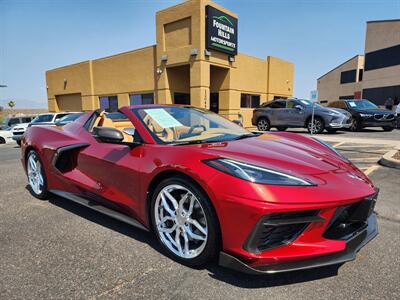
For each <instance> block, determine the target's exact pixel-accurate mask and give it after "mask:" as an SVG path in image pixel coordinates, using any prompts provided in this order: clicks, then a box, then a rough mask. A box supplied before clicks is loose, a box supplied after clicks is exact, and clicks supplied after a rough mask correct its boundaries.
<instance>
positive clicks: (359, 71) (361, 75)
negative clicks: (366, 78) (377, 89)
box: [358, 69, 364, 81]
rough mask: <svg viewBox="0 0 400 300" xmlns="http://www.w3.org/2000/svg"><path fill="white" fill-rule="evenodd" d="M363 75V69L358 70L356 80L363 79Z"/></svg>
mask: <svg viewBox="0 0 400 300" xmlns="http://www.w3.org/2000/svg"><path fill="white" fill-rule="evenodd" d="M363 75H364V70H363V69H360V70H358V81H362V80H363Z"/></svg>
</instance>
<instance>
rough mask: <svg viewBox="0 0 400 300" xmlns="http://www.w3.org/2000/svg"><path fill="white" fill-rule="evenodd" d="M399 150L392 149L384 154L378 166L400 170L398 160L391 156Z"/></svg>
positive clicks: (399, 161)
mask: <svg viewBox="0 0 400 300" xmlns="http://www.w3.org/2000/svg"><path fill="white" fill-rule="evenodd" d="M397 151H399V150H397V149H394V150H390V151H389V152H387V153H385V154H384V155H383V156H382V157H381V159H380V160H379V161H378V163H379V164H381V165H382V166H385V167H389V168H395V169H400V160H398V159H394V158H393V155H394V154H395V153H396V152H397Z"/></svg>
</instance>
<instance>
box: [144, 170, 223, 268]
mask: <svg viewBox="0 0 400 300" xmlns="http://www.w3.org/2000/svg"><path fill="white" fill-rule="evenodd" d="M150 213H151V220H152V226H153V230H154V232H155V234H156V236H157V239H158V241H159V242H160V244H161V246H162V248H163V249H164V250H165V252H166V253H167V254H168V256H170V257H171V258H173V259H174V260H176V261H178V262H180V263H182V264H185V265H188V266H191V267H195V266H201V265H203V264H205V263H207V262H209V261H210V260H212V259H213V258H214V257H215V256H216V254H217V253H218V251H219V225H218V221H217V217H216V215H215V212H214V208H213V207H212V206H211V202H210V200H209V199H208V197H207V195H206V194H205V193H204V192H203V191H202V190H201V189H199V188H198V187H197V186H196V185H195V184H193V183H192V182H191V181H189V180H187V179H186V178H184V177H180V176H176V177H172V178H169V179H166V180H164V181H162V182H161V183H160V184H159V185H158V187H157V188H156V190H155V191H154V193H153V197H152V201H151V211H150Z"/></svg>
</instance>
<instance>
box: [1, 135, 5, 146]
mask: <svg viewBox="0 0 400 300" xmlns="http://www.w3.org/2000/svg"><path fill="white" fill-rule="evenodd" d="M5 143H6V140H5V139H4V138H2V137H1V136H0V144H5Z"/></svg>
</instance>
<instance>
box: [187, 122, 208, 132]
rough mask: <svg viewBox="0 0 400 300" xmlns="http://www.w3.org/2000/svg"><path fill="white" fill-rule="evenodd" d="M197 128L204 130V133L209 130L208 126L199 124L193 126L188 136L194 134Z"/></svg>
mask: <svg viewBox="0 0 400 300" xmlns="http://www.w3.org/2000/svg"><path fill="white" fill-rule="evenodd" d="M196 128H203V131H206V130H207V128H206V126H204V125H200V124H197V125H193V126H191V127H190V129H189V131H188V133H187V134H188V135H190V134H192V133H193V131H194V130H195V129H196Z"/></svg>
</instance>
